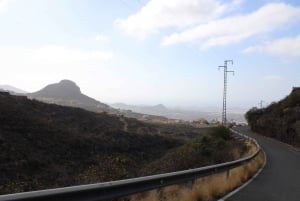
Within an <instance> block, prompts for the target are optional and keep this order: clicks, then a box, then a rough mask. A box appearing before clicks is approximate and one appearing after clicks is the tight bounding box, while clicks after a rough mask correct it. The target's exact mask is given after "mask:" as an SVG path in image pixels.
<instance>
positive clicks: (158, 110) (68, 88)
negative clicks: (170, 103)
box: [0, 80, 245, 123]
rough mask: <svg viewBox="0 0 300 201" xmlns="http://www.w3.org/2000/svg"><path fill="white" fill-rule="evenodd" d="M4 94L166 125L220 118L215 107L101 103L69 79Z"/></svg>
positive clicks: (237, 115)
mask: <svg viewBox="0 0 300 201" xmlns="http://www.w3.org/2000/svg"><path fill="white" fill-rule="evenodd" d="M1 88H2V89H3V90H4V91H9V92H10V93H12V94H19V95H25V96H28V97H29V98H31V99H37V100H39V101H42V102H46V103H53V104H58V105H64V106H71V107H79V108H83V109H86V110H89V111H93V112H107V113H110V114H117V115H123V116H125V117H130V118H136V119H139V120H143V121H151V122H163V123H164V122H169V120H168V119H181V120H186V121H191V120H195V119H203V118H204V119H207V120H208V121H218V120H220V116H221V109H219V108H202V109H198V108H191V109H179V108H168V107H166V106H164V105H163V104H158V105H154V106H147V105H139V106H138V105H127V104H124V103H115V104H111V105H108V104H105V103H102V102H100V101H98V100H95V99H93V98H91V97H88V96H87V95H85V94H82V93H81V91H80V88H79V87H78V86H77V85H76V83H75V82H73V81H71V80H62V81H60V82H59V83H54V84H50V85H47V86H46V87H44V88H43V89H41V90H39V91H37V92H34V93H26V92H25V91H24V90H21V89H18V88H16V87H13V86H9V85H0V90H1ZM244 112H245V110H241V109H239V108H238V109H234V110H233V109H232V110H229V112H228V115H227V116H228V120H234V121H237V122H245V118H244Z"/></svg>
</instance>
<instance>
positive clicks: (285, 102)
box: [246, 87, 300, 147]
mask: <svg viewBox="0 0 300 201" xmlns="http://www.w3.org/2000/svg"><path fill="white" fill-rule="evenodd" d="M246 119H247V121H248V123H249V126H250V127H251V129H252V130H253V131H255V132H257V133H259V134H262V135H265V136H267V137H272V138H275V139H277V140H280V141H283V142H285V143H288V144H291V145H293V146H297V147H300V88H299V87H298V88H296V87H294V88H293V90H292V92H291V94H290V95H288V96H287V97H285V98H284V99H282V100H280V101H279V102H274V103H272V104H270V105H269V106H268V107H266V108H261V109H258V108H252V109H251V110H249V111H248V112H247V113H246Z"/></svg>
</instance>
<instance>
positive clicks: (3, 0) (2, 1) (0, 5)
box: [0, 0, 11, 13]
mask: <svg viewBox="0 0 300 201" xmlns="http://www.w3.org/2000/svg"><path fill="white" fill-rule="evenodd" d="M9 2H11V0H0V13H2V12H4V11H6V10H7V5H8V3H9Z"/></svg>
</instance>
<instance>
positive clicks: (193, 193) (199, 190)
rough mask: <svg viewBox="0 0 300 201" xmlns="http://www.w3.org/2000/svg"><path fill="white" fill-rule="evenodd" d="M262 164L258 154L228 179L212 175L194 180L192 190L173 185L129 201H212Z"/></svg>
mask: <svg viewBox="0 0 300 201" xmlns="http://www.w3.org/2000/svg"><path fill="white" fill-rule="evenodd" d="M250 151H251V150H250ZM254 151H255V150H254ZM253 153H254V152H253ZM263 163H264V155H263V153H262V152H260V153H259V154H258V155H257V156H256V157H255V158H254V159H253V160H252V161H251V162H250V163H248V164H245V165H243V166H240V167H237V168H234V169H232V170H230V172H229V176H228V177H227V173H220V174H214V175H210V176H207V177H204V178H200V179H197V180H195V182H194V185H193V187H192V189H190V188H188V186H186V185H185V186H184V185H173V186H169V187H165V188H162V189H159V190H154V191H149V192H146V193H140V194H137V195H133V196H131V198H130V200H131V201H182V200H184V201H212V200H214V199H215V198H220V197H221V196H223V195H224V194H226V193H227V192H229V191H232V190H233V189H235V188H236V187H238V186H240V185H241V184H242V183H244V182H245V181H247V180H248V179H249V178H250V177H252V176H253V175H254V174H255V173H256V172H257V171H258V169H259V168H260V167H261V166H262V165H263Z"/></svg>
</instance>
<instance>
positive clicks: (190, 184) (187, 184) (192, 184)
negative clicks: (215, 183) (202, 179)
mask: <svg viewBox="0 0 300 201" xmlns="http://www.w3.org/2000/svg"><path fill="white" fill-rule="evenodd" d="M194 183H195V180H194V179H193V180H190V181H188V182H187V183H186V186H187V188H188V189H189V190H192V189H193V186H194Z"/></svg>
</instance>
